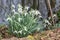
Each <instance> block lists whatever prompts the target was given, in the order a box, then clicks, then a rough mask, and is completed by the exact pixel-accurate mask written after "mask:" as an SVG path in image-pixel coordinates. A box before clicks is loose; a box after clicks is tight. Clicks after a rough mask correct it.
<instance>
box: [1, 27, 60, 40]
mask: <svg viewBox="0 0 60 40" xmlns="http://www.w3.org/2000/svg"><path fill="white" fill-rule="evenodd" d="M0 35H3V36H2V38H1V37H0V39H1V40H60V28H57V29H53V30H47V31H43V32H41V33H35V34H34V35H29V36H27V37H24V38H17V37H14V36H11V35H8V34H7V33H6V29H4V30H1V29H0ZM9 36H10V37H9Z"/></svg>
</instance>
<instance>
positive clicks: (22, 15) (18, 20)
mask: <svg viewBox="0 0 60 40" xmlns="http://www.w3.org/2000/svg"><path fill="white" fill-rule="evenodd" d="M17 6H18V11H15V9H14V8H15V6H14V5H12V7H14V8H13V9H12V15H11V16H9V17H8V18H7V20H10V21H8V22H9V26H10V27H9V32H10V33H11V34H14V35H15V36H17V37H24V36H27V35H28V34H32V33H33V32H34V31H35V30H37V29H38V31H39V30H40V29H41V27H42V26H41V25H40V24H38V20H39V19H40V17H42V16H41V14H40V12H39V11H37V10H33V9H31V10H30V11H28V9H29V7H28V6H25V8H24V9H23V7H22V6H21V5H20V4H18V5H17ZM38 15H39V19H38V18H37V17H35V16H38Z"/></svg>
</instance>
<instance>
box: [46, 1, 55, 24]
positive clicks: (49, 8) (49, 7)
mask: <svg viewBox="0 0 60 40" xmlns="http://www.w3.org/2000/svg"><path fill="white" fill-rule="evenodd" d="M46 3H47V7H48V10H49V12H50V16H51V19H52V25H54V19H53V17H52V16H53V12H52V9H51V5H50V0H46Z"/></svg>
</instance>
